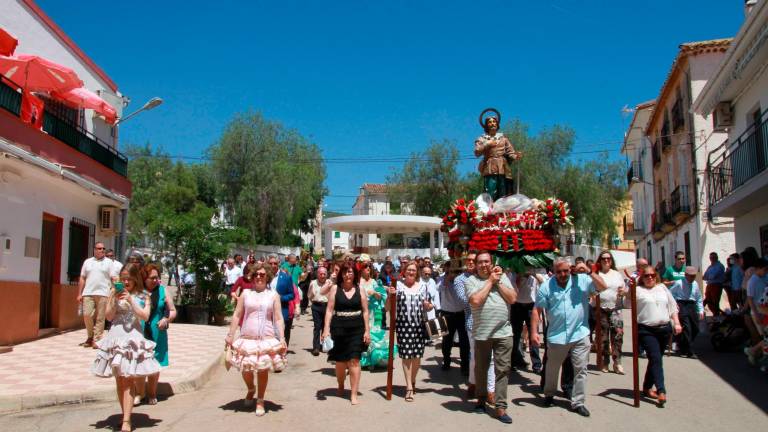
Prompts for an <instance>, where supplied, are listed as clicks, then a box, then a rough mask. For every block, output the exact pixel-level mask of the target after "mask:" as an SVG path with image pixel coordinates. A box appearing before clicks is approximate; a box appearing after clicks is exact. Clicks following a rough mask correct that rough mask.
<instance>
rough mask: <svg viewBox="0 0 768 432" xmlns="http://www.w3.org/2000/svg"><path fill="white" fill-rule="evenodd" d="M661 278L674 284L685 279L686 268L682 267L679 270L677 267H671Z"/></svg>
mask: <svg viewBox="0 0 768 432" xmlns="http://www.w3.org/2000/svg"><path fill="white" fill-rule="evenodd" d="M661 278H662V279H664V280H668V281H672V282H675V281H679V280H680V279H685V266H681V267H680V268H679V269H677V268H675V266H669V267H667V269H666V270H665V271H664V274H663V275H662V276H661Z"/></svg>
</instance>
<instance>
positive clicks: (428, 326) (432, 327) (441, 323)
mask: <svg viewBox="0 0 768 432" xmlns="http://www.w3.org/2000/svg"><path fill="white" fill-rule="evenodd" d="M424 330H425V331H426V332H427V337H429V338H430V339H432V341H433V342H439V341H440V340H442V339H443V337H444V336H447V335H448V321H447V320H446V319H445V316H443V315H438V316H436V317H435V318H433V319H431V320H426V321H424Z"/></svg>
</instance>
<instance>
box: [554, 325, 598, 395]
mask: <svg viewBox="0 0 768 432" xmlns="http://www.w3.org/2000/svg"><path fill="white" fill-rule="evenodd" d="M591 346H592V344H590V343H589V336H586V337H585V338H584V339H582V340H580V341H578V342H572V343H569V344H565V345H560V344H553V343H547V365H546V368H547V377H546V380H545V381H544V396H554V395H555V393H556V392H557V382H558V381H559V379H560V366H562V365H563V360H565V358H566V357H567V356H568V353H570V354H571V364H573V390H572V391H571V407H572V408H577V407H579V406H582V405H584V400H585V399H586V391H587V364H588V363H589V349H590V347H591Z"/></svg>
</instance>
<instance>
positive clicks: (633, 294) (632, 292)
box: [624, 269, 640, 408]
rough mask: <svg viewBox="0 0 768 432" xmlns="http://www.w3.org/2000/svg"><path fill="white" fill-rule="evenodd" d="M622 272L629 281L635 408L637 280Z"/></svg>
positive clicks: (637, 394)
mask: <svg viewBox="0 0 768 432" xmlns="http://www.w3.org/2000/svg"><path fill="white" fill-rule="evenodd" d="M624 274H625V275H627V279H628V280H630V281H631V282H630V283H629V284H630V287H629V298H630V303H631V307H632V311H631V314H632V386H633V390H634V396H635V408H640V368H639V366H638V360H637V359H638V357H639V350H638V341H637V281H636V280H635V279H633V278H632V276H630V275H629V273H628V272H627V270H626V269H624Z"/></svg>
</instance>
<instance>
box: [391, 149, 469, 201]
mask: <svg viewBox="0 0 768 432" xmlns="http://www.w3.org/2000/svg"><path fill="white" fill-rule="evenodd" d="M458 161H459V149H458V148H457V147H456V143H455V142H453V141H450V140H442V141H433V142H432V143H431V144H430V145H429V146H428V147H427V148H426V150H425V151H424V152H419V153H417V152H414V153H412V154H411V156H410V157H409V159H408V160H407V161H406V162H405V164H404V165H403V168H402V170H400V171H395V172H393V173H391V174H390V175H389V176H388V177H387V185H388V194H389V200H390V202H391V203H394V205H393V207H395V208H397V207H398V205H399V204H400V203H412V210H413V212H414V213H416V214H420V215H437V214H439V213H441V212H444V211H445V209H446V208H448V206H449V205H450V204H451V202H452V201H453V200H455V199H456V198H458V197H459V196H460V195H461V194H462V193H464V192H466V191H467V189H469V188H470V186H471V184H472V183H473V180H475V177H468V178H467V177H465V178H462V176H460V175H459V173H458V171H457V164H458Z"/></svg>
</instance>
